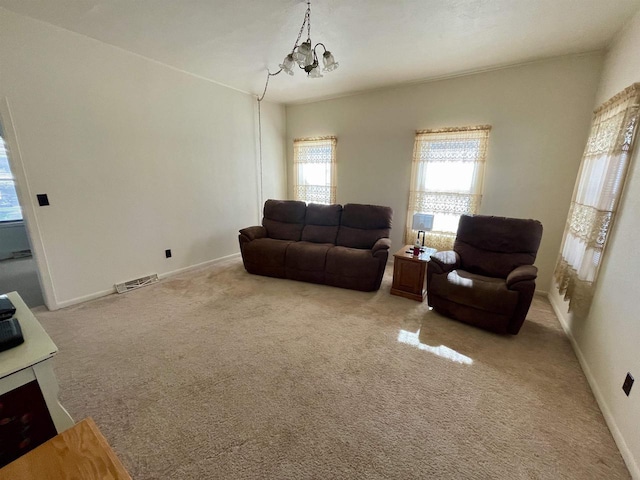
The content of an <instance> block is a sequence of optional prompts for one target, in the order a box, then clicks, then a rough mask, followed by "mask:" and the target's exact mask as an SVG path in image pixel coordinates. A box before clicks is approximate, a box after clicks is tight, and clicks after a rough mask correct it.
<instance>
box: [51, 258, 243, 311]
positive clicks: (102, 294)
mask: <svg viewBox="0 0 640 480" xmlns="http://www.w3.org/2000/svg"><path fill="white" fill-rule="evenodd" d="M239 256H240V253H239V252H238V253H232V254H231V255H226V256H224V257H220V258H214V259H213V260H207V261H205V262H201V263H196V264H195V265H190V266H188V267H183V268H178V269H177V270H171V271H170V272H165V273H160V274H158V278H160V279H165V278H167V277H172V276H174V275H178V274H180V273H184V272H188V271H190V270H196V269H198V268H203V267H207V266H211V265H215V264H217V263H221V262H224V261H225V260H230V259H232V258H236V257H239ZM112 293H116V289H115V287H113V288H110V289H108V290H102V291H100V292H95V293H90V294H88V295H83V296H82V297H76V298H72V299H69V300H64V301H62V302H57V303H56V304H55V305H52V307H53V308H51V307H49V306H48V305H47V306H48V307H49V310H58V309H60V308H65V307H70V306H71V305H77V304H79V303H84V302H88V301H89V300H95V299H96V298H100V297H106V296H107V295H111V294H112Z"/></svg>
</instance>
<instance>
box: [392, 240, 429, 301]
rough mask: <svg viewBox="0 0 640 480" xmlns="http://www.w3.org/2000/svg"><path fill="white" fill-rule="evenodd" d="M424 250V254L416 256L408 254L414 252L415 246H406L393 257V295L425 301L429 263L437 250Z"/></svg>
mask: <svg viewBox="0 0 640 480" xmlns="http://www.w3.org/2000/svg"><path fill="white" fill-rule="evenodd" d="M423 249H424V252H422V253H420V255H418V256H416V255H413V253H407V252H412V251H413V245H405V246H404V247H402V249H400V250H398V252H397V253H396V254H395V255H394V256H393V285H392V287H391V293H392V294H393V295H400V296H401V297H405V298H410V299H411V300H417V301H418V302H422V301H424V297H425V296H426V295H427V275H426V274H427V262H428V261H429V258H430V257H431V255H433V254H434V253H436V251H437V250H436V249H435V248H426V247H424V248H423Z"/></svg>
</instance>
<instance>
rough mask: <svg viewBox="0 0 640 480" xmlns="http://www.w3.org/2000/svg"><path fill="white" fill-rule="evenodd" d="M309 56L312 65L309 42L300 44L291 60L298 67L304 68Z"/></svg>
mask: <svg viewBox="0 0 640 480" xmlns="http://www.w3.org/2000/svg"><path fill="white" fill-rule="evenodd" d="M309 55H311V62H310V63H313V52H312V51H311V42H302V43H301V44H300V45H299V46H298V47H296V49H295V50H294V53H293V58H294V60H295V61H296V62H298V65H300V66H301V67H304V66H305V65H306V64H307V63H306V62H307V61H308V59H309Z"/></svg>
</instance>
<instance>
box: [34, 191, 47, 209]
mask: <svg viewBox="0 0 640 480" xmlns="http://www.w3.org/2000/svg"><path fill="white" fill-rule="evenodd" d="M36 197H37V199H38V205H40V206H41V207H46V206H47V205H49V197H48V196H47V194H46V193H38V194H37V195H36Z"/></svg>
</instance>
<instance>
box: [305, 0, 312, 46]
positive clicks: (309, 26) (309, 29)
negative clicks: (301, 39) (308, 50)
mask: <svg viewBox="0 0 640 480" xmlns="http://www.w3.org/2000/svg"><path fill="white" fill-rule="evenodd" d="M305 16H306V17H307V41H308V42H309V43H311V0H308V1H307V13H305Z"/></svg>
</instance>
